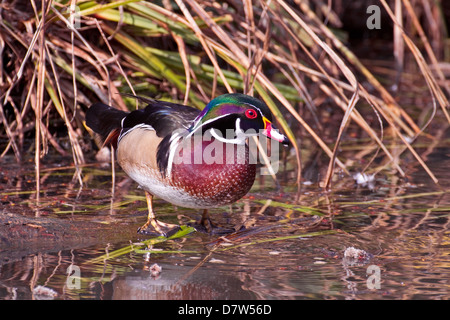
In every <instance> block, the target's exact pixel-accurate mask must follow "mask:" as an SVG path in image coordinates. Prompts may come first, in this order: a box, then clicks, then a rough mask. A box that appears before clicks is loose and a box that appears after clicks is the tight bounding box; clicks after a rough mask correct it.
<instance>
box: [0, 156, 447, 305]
mask: <svg viewBox="0 0 450 320" xmlns="http://www.w3.org/2000/svg"><path fill="white" fill-rule="evenodd" d="M444 160H445V159H444ZM444 160H443V159H442V158H441V159H439V161H440V162H439V164H440V165H441V166H442V169H440V167H438V166H436V167H435V170H436V171H437V172H438V174H439V175H440V178H441V179H442V180H443V181H446V177H448V173H447V172H446V169H445V168H447V167H448V166H447V165H446V161H447V160H445V161H444ZM15 169H17V170H16V171H15V174H12V173H6V172H5V173H4V174H3V175H2V184H0V198H1V200H2V207H1V208H2V213H1V214H0V217H1V224H0V244H1V246H0V298H1V299H383V298H387V299H415V298H426V299H430V298H432V299H448V298H449V297H450V294H449V290H448V288H449V278H450V277H449V271H450V269H449V266H450V256H449V252H450V250H449V249H450V248H449V244H450V238H449V231H448V230H449V228H448V227H449V221H450V219H449V213H448V212H449V208H450V205H449V204H450V197H449V195H448V193H447V192H446V191H445V190H443V189H439V188H437V187H435V186H434V185H431V184H423V185H422V183H423V181H426V179H425V177H424V176H423V175H422V174H421V173H417V174H416V175H414V176H413V177H412V179H411V180H410V183H409V184H408V183H404V182H401V181H396V182H395V183H393V180H392V179H391V180H389V181H388V180H385V181H383V180H379V181H377V187H376V189H375V190H367V189H364V188H359V189H358V188H356V189H355V188H354V186H353V184H352V183H351V182H348V183H347V184H345V183H344V181H340V182H339V183H341V185H340V187H339V191H337V192H335V193H329V194H323V193H320V192H318V191H317V188H316V187H315V186H312V187H311V188H310V189H307V188H306V189H305V190H303V191H302V194H301V204H302V206H292V205H289V204H290V203H291V202H290V201H289V200H290V199H294V198H295V191H293V190H290V189H289V188H285V191H284V193H283V194H280V193H278V192H272V191H271V190H270V189H269V190H268V189H267V188H263V187H260V186H261V185H262V184H264V181H261V180H260V185H257V186H255V188H254V189H253V190H252V193H251V194H250V195H249V196H248V197H246V199H244V200H243V201H240V202H238V203H237V204H235V205H233V206H232V207H230V208H228V207H226V208H220V209H217V210H215V211H214V213H213V214H214V215H213V216H214V219H215V221H217V222H219V223H222V224H226V225H229V226H236V228H237V229H238V228H239V227H241V226H245V227H246V228H247V229H248V230H255V232H253V233H249V234H245V235H242V236H241V237H238V238H225V239H220V241H218V238H219V236H210V235H206V234H202V233H198V232H197V233H193V234H190V235H188V236H185V237H183V238H181V239H174V240H168V241H165V242H161V243H155V244H153V245H152V246H148V248H143V247H142V242H143V241H145V240H146V239H145V238H140V237H139V236H138V235H137V234H136V229H137V227H138V226H139V225H141V224H142V222H143V221H144V220H145V215H146V213H145V202H144V199H143V196H142V195H141V193H140V191H139V190H135V188H136V186H135V185H134V184H133V183H132V182H130V180H129V179H128V178H126V177H125V176H123V175H121V174H120V173H117V180H116V188H115V192H114V196H113V197H111V180H110V171H109V169H102V168H99V167H97V166H91V167H86V168H84V170H83V172H84V186H83V188H79V186H78V187H77V184H76V183H75V182H73V170H71V169H70V168H69V169H60V170H55V169H54V168H52V167H49V169H48V171H47V172H45V169H44V173H43V175H44V177H42V178H41V181H44V182H45V188H42V191H41V195H40V199H39V203H37V202H36V195H35V193H33V190H34V189H33V188H34V180H33V170H30V168H29V167H28V168H27V167H21V168H15ZM17 173H19V174H17ZM7 174H10V176H8V175H7ZM448 178H450V177H448ZM449 181H450V180H449ZM260 190H263V192H260ZM291 191H292V192H291ZM285 204H288V205H287V206H285ZM157 206H158V210H159V217H161V218H162V219H164V220H166V221H168V222H170V221H171V220H172V221H174V222H180V223H183V224H185V223H188V222H192V221H194V220H195V219H196V218H197V215H196V213H195V212H192V211H191V210H187V209H182V208H175V207H173V206H171V205H167V204H165V203H164V202H158V203H157ZM315 215H316V216H315ZM18 216H20V217H21V218H20V219H17V217H18ZM313 216H315V217H313ZM55 219H56V220H55ZM55 221H58V223H56V224H55V223H54V222H55ZM254 227H267V228H265V229H251V228H254ZM69 231H70V232H69ZM64 232H65V233H64ZM211 243H213V244H216V246H213V245H211ZM351 246H353V247H356V248H361V249H363V250H365V251H367V252H369V253H370V254H371V255H372V257H371V259H370V260H369V261H356V262H355V263H348V261H346V260H345V259H344V257H343V252H344V250H345V249H346V248H348V247H351ZM127 247H131V248H134V247H136V248H139V250H134V249H131V250H124V248H127ZM121 250H122V251H123V252H125V253H121V252H122V251H121ZM154 264H157V265H158V266H160V267H161V268H162V269H161V272H160V273H159V274H158V275H154V274H152V272H151V270H150V269H151V267H152V265H154ZM71 266H78V267H79V271H80V272H79V273H80V274H79V275H77V277H78V278H74V277H73V276H74V274H71V273H68V269H69V268H70V267H71ZM369 266H377V267H378V268H379V270H380V288H379V289H371V288H370V287H368V285H367V279H368V277H369V276H370V274H368V272H367V270H368V268H369ZM77 279H78V280H79V282H77V281H76V280H77ZM36 288H40V290H36ZM46 289H48V290H49V291H45V290H46ZM53 294H55V295H53Z"/></svg>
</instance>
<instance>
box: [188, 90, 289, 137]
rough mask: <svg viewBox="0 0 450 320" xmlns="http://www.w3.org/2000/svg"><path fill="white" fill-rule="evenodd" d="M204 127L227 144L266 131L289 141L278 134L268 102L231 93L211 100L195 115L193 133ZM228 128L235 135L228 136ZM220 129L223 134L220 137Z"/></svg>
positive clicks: (268, 135)
mask: <svg viewBox="0 0 450 320" xmlns="http://www.w3.org/2000/svg"><path fill="white" fill-rule="evenodd" d="M199 129H200V130H201V131H202V132H205V131H206V130H210V131H211V134H212V135H213V136H214V137H215V138H216V139H219V140H221V141H223V142H225V143H237V144H243V143H245V139H246V138H247V137H249V136H252V135H257V134H258V131H260V130H263V132H262V133H263V134H264V135H266V136H267V137H269V138H272V139H276V140H278V141H279V142H282V143H287V141H288V139H287V138H286V137H285V136H283V135H281V134H279V133H277V132H276V131H274V130H275V128H274V127H273V125H272V113H271V112H270V109H269V108H268V107H267V105H266V104H265V103H264V102H262V101H261V100H259V99H256V98H254V97H251V96H248V95H245V94H240V93H229V94H224V95H221V96H218V97H217V98H215V99H213V100H211V101H210V102H209V103H208V104H207V105H206V106H205V108H204V109H203V111H202V112H200V114H199V115H198V116H197V117H196V118H195V120H194V121H193V123H192V125H191V127H190V128H189V132H190V134H193V133H194V132H196V131H198V130H199ZM228 131H232V132H233V137H231V138H230V137H227V138H224V137H225V135H227V136H228ZM218 132H220V133H221V135H220V136H219V134H218Z"/></svg>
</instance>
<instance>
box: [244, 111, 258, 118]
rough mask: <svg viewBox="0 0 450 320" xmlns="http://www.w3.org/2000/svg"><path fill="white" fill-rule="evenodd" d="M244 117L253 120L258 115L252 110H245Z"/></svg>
mask: <svg viewBox="0 0 450 320" xmlns="http://www.w3.org/2000/svg"><path fill="white" fill-rule="evenodd" d="M245 115H246V116H247V118H249V119H255V118H256V117H257V116H258V114H257V113H256V111H255V110H253V109H247V110H245Z"/></svg>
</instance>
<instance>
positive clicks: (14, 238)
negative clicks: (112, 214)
mask: <svg viewBox="0 0 450 320" xmlns="http://www.w3.org/2000/svg"><path fill="white" fill-rule="evenodd" d="M137 227H138V226H137V225H134V224H126V223H123V222H111V223H108V224H104V223H100V222H92V221H72V220H68V219H59V218H50V217H35V218H34V217H25V216H21V215H17V214H12V213H8V212H2V213H0V265H2V264H4V263H8V262H11V261H15V260H18V259H21V258H22V257H24V256H26V255H29V254H34V253H36V252H40V253H44V252H55V251H59V250H64V249H76V248H83V247H86V246H89V245H94V244H96V243H98V242H99V241H102V242H115V241H120V240H123V239H127V238H128V239H131V238H135V237H136V230H137Z"/></svg>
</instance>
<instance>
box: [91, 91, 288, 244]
mask: <svg viewBox="0 0 450 320" xmlns="http://www.w3.org/2000/svg"><path fill="white" fill-rule="evenodd" d="M134 97H135V98H137V99H140V100H142V101H144V102H146V103H148V106H147V107H146V108H145V109H139V110H135V111H132V112H124V111H120V110H117V109H114V108H112V107H110V106H107V105H105V104H102V103H96V104H94V105H92V106H91V107H90V108H89V109H88V110H87V112H86V125H87V126H88V127H90V128H91V129H92V130H93V131H94V132H95V133H97V134H98V135H99V136H100V139H101V140H102V141H103V144H104V145H108V144H111V145H112V146H113V147H114V148H115V150H116V152H117V161H118V163H119V165H120V166H121V168H122V169H123V170H124V171H125V172H126V173H127V174H128V176H130V178H131V179H133V180H134V181H136V182H137V183H138V184H139V185H140V186H141V187H142V188H143V189H144V190H145V195H146V199H147V205H148V219H147V222H146V223H145V224H144V225H143V226H142V227H140V228H139V229H138V232H139V233H141V234H149V235H157V236H159V235H162V236H166V237H168V236H170V235H172V234H174V233H175V232H176V231H177V230H178V229H179V226H177V225H174V224H168V223H164V222H161V221H158V220H157V219H156V217H155V213H154V210H153V196H157V197H159V198H162V199H164V200H165V201H167V202H170V203H172V204H174V205H177V206H182V207H187V208H193V209H203V215H202V219H201V223H202V224H204V225H205V226H208V225H209V226H210V220H209V217H208V212H207V209H209V208H214V207H218V206H223V205H226V204H230V203H233V202H235V201H237V200H239V199H240V198H242V197H243V196H244V195H245V194H247V192H248V191H249V190H250V188H251V187H252V185H253V182H254V180H255V174H256V164H255V163H252V162H251V161H250V160H249V147H248V143H246V139H247V138H248V137H249V136H252V135H256V134H258V131H259V130H261V131H262V134H264V135H266V136H267V137H269V138H271V139H275V140H277V141H279V142H280V143H283V144H284V145H288V144H289V141H288V139H287V137H286V136H284V135H283V134H280V133H279V132H278V130H276V129H275V127H274V126H273V124H272V114H271V112H270V110H269V108H268V107H267V106H266V105H265V104H264V103H263V102H262V101H260V100H258V99H256V98H253V97H251V96H248V95H244V94H237V93H234V94H224V95H221V96H219V97H217V98H215V99H213V100H212V101H211V102H209V103H208V104H207V105H206V107H205V108H204V109H203V111H200V110H198V109H195V108H192V107H188V106H184V105H180V104H175V103H170V102H165V101H158V100H152V99H148V98H143V97H137V96H134ZM207 136H208V137H207ZM221 148H222V149H221ZM208 158H209V159H208Z"/></svg>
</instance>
